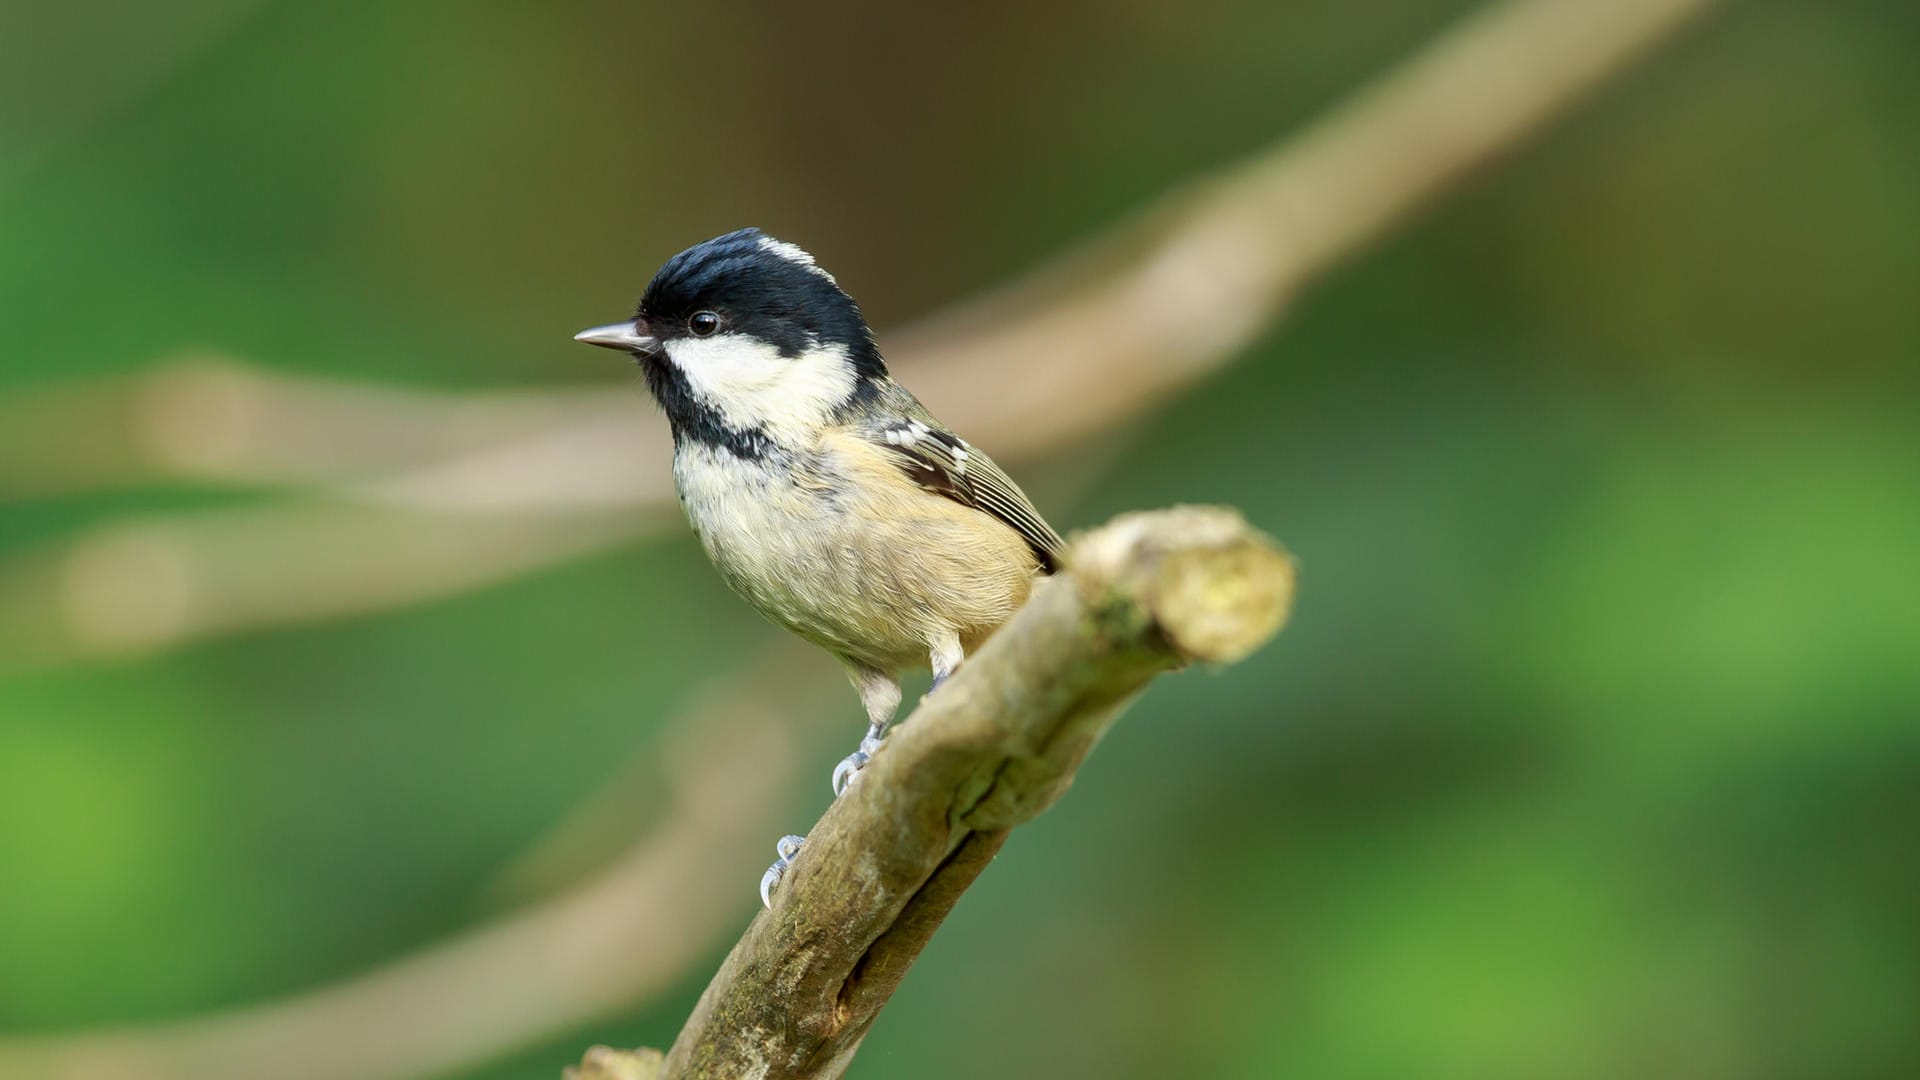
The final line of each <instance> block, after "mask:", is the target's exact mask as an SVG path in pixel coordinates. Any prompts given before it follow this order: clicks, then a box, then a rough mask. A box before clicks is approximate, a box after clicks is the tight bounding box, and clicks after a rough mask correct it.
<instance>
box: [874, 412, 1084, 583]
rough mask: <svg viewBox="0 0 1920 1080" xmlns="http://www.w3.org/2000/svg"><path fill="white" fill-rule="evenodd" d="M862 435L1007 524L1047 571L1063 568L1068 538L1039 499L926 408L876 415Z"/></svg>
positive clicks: (939, 488) (925, 484)
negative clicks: (1049, 520)
mask: <svg viewBox="0 0 1920 1080" xmlns="http://www.w3.org/2000/svg"><path fill="white" fill-rule="evenodd" d="M861 434H862V435H864V436H865V437H866V438H867V439H869V440H871V441H872V442H874V443H875V444H877V445H878V446H879V447H880V448H881V449H882V450H885V451H887V452H888V453H889V456H891V457H892V459H893V461H894V463H895V464H897V465H899V466H900V470H901V471H902V472H904V473H906V474H907V476H908V477H909V478H910V479H912V480H913V482H914V483H916V484H919V485H920V486H921V487H922V488H925V489H926V490H928V491H931V492H934V493H935V494H939V495H944V496H946V497H947V498H949V499H952V500H953V501H955V502H957V503H959V504H961V505H962V506H971V507H973V508H974V509H976V510H980V511H984V512H985V513H988V514H991V515H993V516H994V517H996V518H999V519H1000V520H1001V521H1004V522H1006V523H1007V524H1008V525H1009V526H1011V527H1012V528H1013V530H1014V531H1015V532H1017V533H1019V534H1020V535H1021V537H1022V538H1024V539H1025V540H1026V542H1027V545H1028V546H1029V547H1031V548H1033V552H1034V554H1035V555H1037V556H1039V557H1040V565H1041V568H1042V569H1044V570H1045V571H1046V572H1048V573H1052V572H1053V571H1055V570H1057V569H1059V568H1060V565H1061V562H1062V560H1063V559H1064V558H1065V555H1066V548H1067V544H1066V541H1064V540H1062V539H1060V534H1059V533H1057V532H1054V531H1053V526H1051V525H1048V524H1047V522H1046V519H1045V518H1043V517H1041V516H1040V511H1038V510H1036V509H1034V506H1033V500H1031V499H1029V498H1027V493H1026V492H1024V491H1021V490H1020V485H1019V484H1016V483H1014V482H1013V478H1012V477H1010V476H1008V475H1007V474H1006V473H1005V472H1002V471H1001V469H1000V466H998V465H995V464H994V463H993V459H992V458H990V457H988V456H987V455H985V454H983V453H981V452H980V451H979V450H977V449H975V448H974V447H973V446H971V445H969V444H968V443H967V441H966V440H965V439H962V438H961V437H960V436H958V435H955V434H954V433H953V432H951V431H948V430H947V429H945V428H944V427H941V426H940V423H939V422H938V421H936V420H935V419H933V417H932V416H931V415H928V414H927V413H926V412H925V410H923V409H917V408H916V409H911V410H901V411H900V412H899V413H898V414H887V413H883V414H881V415H878V416H874V417H872V418H871V420H870V422H869V423H868V424H866V425H863V429H862V431H861Z"/></svg>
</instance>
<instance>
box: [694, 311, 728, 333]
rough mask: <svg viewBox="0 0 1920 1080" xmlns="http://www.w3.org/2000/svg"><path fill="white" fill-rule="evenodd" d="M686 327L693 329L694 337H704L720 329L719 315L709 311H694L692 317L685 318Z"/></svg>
mask: <svg viewBox="0 0 1920 1080" xmlns="http://www.w3.org/2000/svg"><path fill="white" fill-rule="evenodd" d="M687 329H688V330H691V331H693V336H694V337H706V336H707V335H708V334H711V333H713V332H714V331H715V330H718V329H720V316H718V315H715V314H714V313H713V312H711V311H696V312H694V313H693V318H691V319H688V320H687Z"/></svg>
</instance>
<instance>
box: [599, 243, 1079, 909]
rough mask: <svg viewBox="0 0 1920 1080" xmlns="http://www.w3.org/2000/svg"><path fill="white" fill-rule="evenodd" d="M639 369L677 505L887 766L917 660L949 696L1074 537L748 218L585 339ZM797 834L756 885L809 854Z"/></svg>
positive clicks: (846, 770) (839, 779) (838, 790)
mask: <svg viewBox="0 0 1920 1080" xmlns="http://www.w3.org/2000/svg"><path fill="white" fill-rule="evenodd" d="M574 339H575V340H576V341H581V342H584V343H586V344H589V345H597V346H601V347H604V348H608V349H615V350H620V351H623V352H625V353H627V354H629V355H631V357H632V358H633V360H634V362H635V363H637V364H638V365H639V368H640V371H641V373H642V376H643V378H644V380H645V382H646V385H647V388H648V390H649V391H650V392H651V394H652V396H653V399H654V400H655V402H657V403H658V405H659V407H660V409H661V411H662V412H663V413H665V415H666V418H667V422H668V426H669V427H670V428H671V430H672V435H673V477H674V486H675V489H676V490H677V492H678V494H679V499H680V505H681V507H682V509H683V510H684V511H685V513H686V517H687V521H688V523H689V524H690V525H691V526H692V529H693V532H694V534H695V535H696V536H697V537H698V538H699V540H700V543H701V546H702V547H704V548H705V550H706V553H707V555H708V556H709V558H710V559H711V560H712V562H713V565H714V566H715V568H716V569H717V570H718V571H719V573H720V576H721V578H722V579H724V580H725V582H726V583H727V584H728V585H729V586H730V587H731V588H732V589H733V591H735V592H736V593H738V594H739V595H740V596H742V597H743V598H745V599H746V600H747V602H748V603H750V604H751V605H752V606H753V607H755V608H757V609H758V610H759V611H760V612H761V613H762V614H764V615H765V616H766V617H767V618H769V619H771V620H772V621H773V622H774V623H776V624H778V625H780V626H782V627H785V628H786V629H787V630H790V631H792V632H793V633H795V634H797V635H799V636H800V637H802V638H804V639H806V640H807V641H809V642H812V643H813V644H815V645H818V646H820V647H821V648H823V649H825V650H826V651H827V652H828V653H831V654H832V655H833V656H834V657H835V658H837V659H838V660H839V661H840V663H841V664H842V665H844V667H845V668H846V671H847V676H848V678H849V680H850V681H851V682H852V684H853V687H854V689H855V691H856V692H857V693H858V695H859V698H860V702H861V705H862V707H863V709H864V711H865V713H866V720H867V733H866V736H865V737H864V738H862V739H861V741H860V746H859V749H857V750H855V751H854V752H853V753H852V754H849V755H848V756H847V757H846V758H845V759H844V760H843V761H841V762H840V763H839V765H837V766H836V767H835V769H834V772H833V778H832V787H833V791H834V795H835V796H836V797H839V796H840V795H842V794H844V793H845V791H846V790H847V788H848V787H849V786H850V785H851V784H852V783H853V782H854V780H855V779H856V778H857V777H858V775H859V773H860V771H861V770H862V769H864V768H865V767H866V765H867V763H868V762H869V761H871V760H872V757H873V755H874V754H876V753H877V752H878V751H879V749H880V747H881V744H882V740H883V738H884V737H885V735H886V731H887V727H888V725H889V724H891V723H892V722H893V718H894V715H895V713H896V712H897V711H898V709H899V706H900V700H901V689H900V675H901V673H902V672H903V671H907V670H911V669H918V668H928V669H930V670H931V671H932V674H933V683H932V689H931V690H929V693H932V692H934V691H937V690H938V689H939V688H940V686H941V684H942V683H944V682H945V681H946V680H947V678H948V677H949V676H951V675H952V674H953V672H954V670H955V669H956V668H957V667H958V666H959V665H960V663H961V662H962V661H963V660H964V659H965V658H966V656H967V655H968V654H969V653H971V652H973V650H974V649H976V648H977V647H978V646H979V645H980V644H981V643H982V642H983V641H985V640H986V639H987V637H988V636H990V635H991V634H992V633H993V632H994V631H995V630H997V629H999V628H1000V626H1001V625H1003V624H1004V623H1005V622H1006V621H1007V620H1008V619H1009V618H1010V617H1011V616H1012V615H1013V613H1014V612H1015V611H1016V610H1017V609H1018V608H1019V607H1020V606H1021V605H1022V604H1023V603H1025V601H1026V599H1027V597H1028V595H1029V594H1030V593H1031V591H1032V589H1033V588H1034V585H1035V582H1036V581H1037V580H1038V579H1039V578H1041V577H1044V576H1046V575H1048V574H1052V573H1054V572H1056V571H1058V570H1059V569H1060V568H1061V567H1062V566H1063V564H1064V560H1065V558H1066V544H1065V542H1064V541H1063V540H1062V538H1061V536H1060V534H1059V533H1058V532H1056V531H1054V529H1053V527H1052V526H1051V525H1049V524H1047V521H1046V519H1045V518H1044V517H1042V516H1041V514H1040V512H1039V511H1038V510H1037V509H1035V507H1034V505H1033V501H1032V500H1031V499H1029V498H1028V497H1027V495H1026V493H1025V492H1024V491H1022V490H1021V489H1020V486H1019V485H1018V484H1016V483H1014V481H1013V479H1012V478H1011V477H1009V476H1008V475H1007V474H1006V472H1005V471H1004V470H1002V469H1001V468H1000V467H999V466H998V465H996V464H994V462H993V459H992V458H990V457H988V456H987V455H986V454H985V453H984V452H983V451H981V450H980V448H978V447H976V446H974V445H973V444H972V443H970V442H968V441H966V440H965V439H963V438H961V437H960V436H959V435H957V434H955V433H954V432H953V431H952V430H950V429H949V428H948V427H947V426H946V425H944V424H942V423H941V422H940V421H939V420H937V419H935V418H934V416H933V414H932V413H931V412H929V411H928V410H927V409H926V407H925V406H923V405H922V404H921V403H920V401H919V399H918V398H916V397H914V395H913V394H912V393H911V392H910V391H908V390H907V389H906V388H905V387H903V386H901V385H900V384H899V383H898V382H895V381H894V380H893V378H892V376H891V374H890V373H889V371H888V368H887V364H886V362H885V360H884V359H883V358H882V356H881V353H880V348H879V345H878V343H877V342H876V340H875V338H874V335H873V331H872V330H871V329H870V328H869V327H868V325H867V321H866V318H865V316H864V315H862V313H861V311H860V306H859V304H857V303H856V302H855V301H854V299H853V297H852V296H851V295H849V294H848V293H847V291H846V290H845V289H843V288H842V287H841V286H840V283H839V281H838V280H837V279H835V278H834V276H833V275H832V274H830V273H828V272H827V270H826V269H825V268H823V267H821V266H820V264H819V263H818V262H817V261H816V260H815V259H814V257H813V256H812V255H810V254H808V253H807V252H806V251H805V250H803V249H801V248H800V247H798V246H796V245H794V244H790V243H787V242H785V241H783V240H778V239H775V238H774V237H772V236H769V235H767V234H766V233H763V232H761V231H760V230H759V229H755V228H746V229H740V230H737V231H734V232H729V233H726V234H724V235H721V236H716V237H714V238H712V239H710V240H706V241H703V242H701V243H698V244H695V245H693V246H692V247H690V248H687V249H686V250H685V251H682V252H680V253H679V254H677V255H674V256H673V257H672V258H670V259H668V260H667V261H666V262H665V263H664V264H662V265H661V267H660V269H659V270H658V271H657V272H656V273H655V274H654V276H653V278H652V280H651V281H650V282H649V283H648V284H647V286H646V289H645V291H644V292H643V293H642V295H641V297H640V301H639V304H638V305H637V307H636V308H635V310H634V313H633V316H632V318H630V319H627V320H625V321H622V322H617V323H612V324H609V325H606V326H596V327H593V328H591V329H587V330H583V331H581V332H580V333H578V334H576V335H574ZM799 840H800V838H798V837H791V836H790V837H786V838H783V839H782V841H781V842H780V844H779V845H777V850H778V852H779V854H780V856H781V857H780V860H779V861H778V862H776V863H775V864H774V867H773V868H772V869H770V870H769V871H768V877H767V878H764V879H763V881H762V889H761V897H762V900H763V901H764V900H766V899H767V894H768V890H769V889H770V888H771V887H772V885H773V884H777V881H778V878H779V874H780V872H782V871H783V870H784V867H785V865H786V864H787V863H788V862H790V860H791V858H792V856H793V854H794V853H795V852H797V850H798V847H799Z"/></svg>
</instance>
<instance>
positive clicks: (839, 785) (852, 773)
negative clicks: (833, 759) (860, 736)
mask: <svg viewBox="0 0 1920 1080" xmlns="http://www.w3.org/2000/svg"><path fill="white" fill-rule="evenodd" d="M861 745H862V746H863V747H864V746H865V744H864V743H862V744H861ZM872 760H873V755H872V754H869V753H868V752H867V751H866V750H865V749H860V750H855V751H854V752H853V753H851V754H848V755H847V756H846V757H845V758H843V759H841V762H840V764H838V765H835V766H834V767H833V796H834V798H836V799H837V798H839V797H840V796H842V795H845V794H846V793H847V788H848V787H850V786H852V784H853V778H854V777H856V776H859V775H860V770H861V769H864V768H866V767H867V762H869V761H872Z"/></svg>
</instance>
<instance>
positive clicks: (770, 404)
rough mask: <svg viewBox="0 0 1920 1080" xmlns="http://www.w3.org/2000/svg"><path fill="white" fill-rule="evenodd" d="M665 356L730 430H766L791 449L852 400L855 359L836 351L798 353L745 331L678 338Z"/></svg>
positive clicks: (832, 349)
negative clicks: (783, 353) (783, 350)
mask: <svg viewBox="0 0 1920 1080" xmlns="http://www.w3.org/2000/svg"><path fill="white" fill-rule="evenodd" d="M666 351H667V359H668V360H670V361H672V362H673V366H674V367H676V368H679V369H680V372H681V374H683V375H685V376H686V379H687V386H688V388H689V389H691V390H692V391H693V393H694V396H696V397H698V398H699V399H700V400H701V401H702V402H704V403H706V404H707V405H709V406H711V407H712V408H713V409H714V410H715V411H716V412H718V413H719V414H720V416H721V419H723V420H725V421H726V423H727V426H729V427H732V428H737V429H740V430H747V429H751V428H763V429H765V430H766V431H767V433H768V434H769V435H771V436H773V437H774V438H775V439H777V440H779V441H782V442H786V443H789V444H798V443H801V442H804V441H805V440H806V439H807V438H808V437H809V436H810V435H811V434H812V433H813V432H814V431H815V430H816V429H818V428H819V426H820V425H821V424H822V423H823V422H825V421H826V420H827V418H828V417H829V416H830V415H831V414H832V412H833V410H834V409H836V408H838V407H839V406H840V405H841V404H842V403H844V402H845V401H846V400H847V398H849V397H851V396H852V395H853V386H854V373H853V361H852V359H851V358H850V357H849V356H848V355H847V351H846V349H844V348H842V347H840V346H837V345H836V346H832V347H830V348H815V349H808V350H807V351H806V352H803V353H801V354H800V355H798V356H781V355H780V350H778V349H776V348H774V347H773V346H772V345H769V344H767V343H766V342H764V341H761V340H759V339H758V338H755V337H752V336H750V335H747V334H715V335H714V336H712V337H706V338H675V339H673V340H671V341H668V342H667V343H666Z"/></svg>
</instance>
